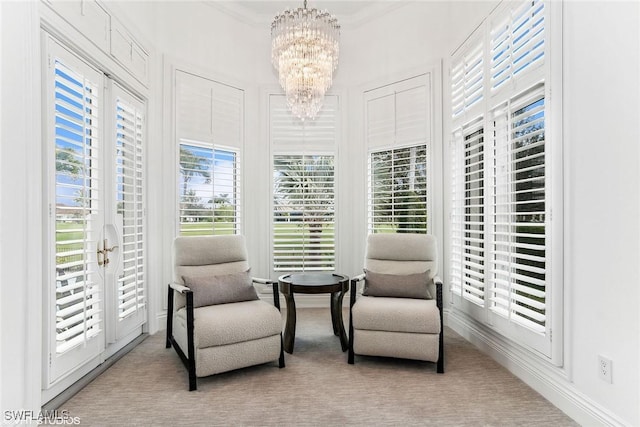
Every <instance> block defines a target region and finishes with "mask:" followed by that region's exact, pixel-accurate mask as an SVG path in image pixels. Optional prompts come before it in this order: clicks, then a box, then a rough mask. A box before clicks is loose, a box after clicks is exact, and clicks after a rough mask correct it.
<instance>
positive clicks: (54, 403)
mask: <svg viewBox="0 0 640 427" xmlns="http://www.w3.org/2000/svg"><path fill="white" fill-rule="evenodd" d="M148 336H149V335H148V334H142V335H139V336H138V337H137V338H135V339H134V340H133V341H131V342H130V343H129V344H127V345H125V346H124V347H122V348H121V349H120V350H118V351H117V352H116V353H114V354H113V355H112V356H111V357H109V358H108V359H106V360H105V361H104V362H102V363H101V364H100V365H98V366H96V367H95V368H94V369H92V370H91V371H90V372H89V373H88V374H86V375H84V376H83V377H82V378H80V379H79V380H78V381H76V382H74V383H73V384H72V385H71V386H69V387H67V388H66V389H65V390H64V391H63V392H62V393H60V394H58V395H57V396H56V397H54V398H53V399H51V400H49V401H48V402H47V403H45V404H44V405H42V410H43V411H55V410H57V409H60V407H61V406H62V405H63V404H64V403H65V402H66V401H67V400H69V399H71V398H72V397H73V396H74V395H75V394H76V393H78V392H79V391H80V390H82V389H83V388H85V387H86V386H87V385H88V384H89V383H90V382H91V381H93V380H95V379H96V378H97V377H98V376H100V375H101V374H102V373H104V372H105V371H106V370H107V369H109V368H110V367H111V366H113V364H114V363H116V362H117V361H118V360H119V359H121V358H122V357H123V356H125V355H126V354H127V353H129V352H130V351H131V350H133V349H134V348H135V347H136V346H137V345H138V344H140V343H141V342H142V341H144V340H145V339H147V337H148Z"/></svg>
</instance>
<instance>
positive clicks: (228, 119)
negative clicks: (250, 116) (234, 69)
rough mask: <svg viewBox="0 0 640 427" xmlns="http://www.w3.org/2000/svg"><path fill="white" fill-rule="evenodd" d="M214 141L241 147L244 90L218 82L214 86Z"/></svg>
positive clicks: (227, 145)
mask: <svg viewBox="0 0 640 427" xmlns="http://www.w3.org/2000/svg"><path fill="white" fill-rule="evenodd" d="M212 96H213V118H212V123H213V132H212V135H213V142H214V143H215V144H217V145H222V146H225V147H235V148H241V147H242V141H243V139H244V138H243V134H242V131H243V117H244V112H243V106H244V99H243V92H242V91H241V90H238V89H235V88H232V87H229V86H225V85H221V84H216V85H215V86H214V87H213V95H212Z"/></svg>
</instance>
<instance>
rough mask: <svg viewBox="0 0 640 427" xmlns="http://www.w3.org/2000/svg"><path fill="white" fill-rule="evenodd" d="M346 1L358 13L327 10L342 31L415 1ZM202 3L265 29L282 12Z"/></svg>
mask: <svg viewBox="0 0 640 427" xmlns="http://www.w3.org/2000/svg"><path fill="white" fill-rule="evenodd" d="M347 1H348V2H351V3H359V4H362V7H361V8H360V9H359V10H358V11H356V12H354V13H348V14H344V13H343V14H340V13H334V12H333V11H331V10H329V12H330V13H333V14H334V15H335V16H336V18H338V22H339V23H340V26H341V27H342V29H345V28H347V29H349V30H351V29H356V28H358V27H360V26H361V25H364V24H366V23H368V22H371V21H372V20H375V19H377V18H379V17H381V16H383V15H386V14H388V13H390V12H392V11H394V10H396V9H399V8H401V7H403V6H406V5H407V4H410V3H413V2H414V1H415V0H372V1H362V0H346V1H345V2H347ZM203 3H204V4H206V5H207V6H210V7H212V8H214V9H216V10H218V11H220V12H222V13H225V14H226V15H228V16H230V17H232V18H234V19H236V20H238V21H240V22H243V23H245V24H247V25H252V26H255V25H260V26H264V27H265V28H267V29H269V28H270V25H271V22H272V21H273V19H274V18H275V17H276V15H278V14H279V13H281V12H283V10H284V9H282V8H278V7H277V6H278V5H277V4H275V3H274V8H273V12H270V13H265V12H262V11H257V10H255V9H252V8H251V7H250V6H248V5H247V4H246V3H247V2H244V1H237V0H236V1H234V0H203ZM265 3H268V2H265ZM281 9H282V10H281Z"/></svg>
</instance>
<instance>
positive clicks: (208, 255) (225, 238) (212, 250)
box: [173, 234, 249, 284]
mask: <svg viewBox="0 0 640 427" xmlns="http://www.w3.org/2000/svg"><path fill="white" fill-rule="evenodd" d="M248 269H249V261H248V260H247V248H246V244H245V240H244V236H241V235H237V234H234V235H222V236H180V237H176V239H175V240H174V241H173V280H174V281H175V282H176V283H179V284H184V282H183V280H182V276H204V275H212V276H216V275H220V274H231V273H239V272H243V271H247V270H248Z"/></svg>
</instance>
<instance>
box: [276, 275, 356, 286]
mask: <svg viewBox="0 0 640 427" xmlns="http://www.w3.org/2000/svg"><path fill="white" fill-rule="evenodd" d="M278 280H279V281H281V282H285V283H290V284H292V285H301V286H326V285H337V284H339V283H341V282H344V281H345V280H349V277H347V276H345V275H343V274H332V273H292V274H285V275H282V276H280V277H279V278H278Z"/></svg>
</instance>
